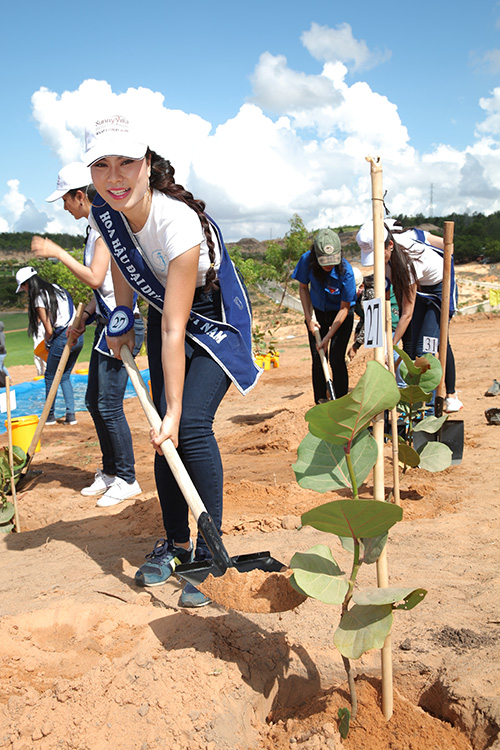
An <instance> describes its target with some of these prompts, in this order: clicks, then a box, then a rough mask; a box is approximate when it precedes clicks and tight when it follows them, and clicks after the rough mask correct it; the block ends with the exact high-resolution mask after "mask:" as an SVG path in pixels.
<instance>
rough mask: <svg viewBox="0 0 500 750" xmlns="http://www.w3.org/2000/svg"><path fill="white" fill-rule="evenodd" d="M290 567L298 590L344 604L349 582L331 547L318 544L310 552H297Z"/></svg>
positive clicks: (321, 598) (330, 602)
mask: <svg viewBox="0 0 500 750" xmlns="http://www.w3.org/2000/svg"><path fill="white" fill-rule="evenodd" d="M290 567H291V569H292V570H293V577H294V578H295V582H296V584H297V587H298V588H297V589H296V590H300V591H301V592H302V593H304V594H307V596H310V597H312V598H313V599H319V601H321V602H325V604H342V602H343V601H344V599H345V596H346V594H347V591H348V589H349V583H348V581H347V580H346V578H345V577H344V572H343V571H342V570H341V569H340V568H339V566H338V565H337V563H336V562H335V560H334V558H333V556H332V553H331V550H330V548H329V547H327V546H326V545H324V544H317V545H316V546H315V547H311V549H310V550H308V552H296V553H295V555H294V556H293V557H292V559H291V561H290ZM294 588H295V587H294Z"/></svg>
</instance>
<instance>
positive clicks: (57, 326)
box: [16, 266, 83, 425]
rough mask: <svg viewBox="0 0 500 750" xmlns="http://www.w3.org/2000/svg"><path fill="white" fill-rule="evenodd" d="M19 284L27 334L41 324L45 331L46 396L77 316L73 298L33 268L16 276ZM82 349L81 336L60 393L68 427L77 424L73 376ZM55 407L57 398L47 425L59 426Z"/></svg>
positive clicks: (18, 288) (28, 268)
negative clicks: (25, 306) (24, 300)
mask: <svg viewBox="0 0 500 750" xmlns="http://www.w3.org/2000/svg"><path fill="white" fill-rule="evenodd" d="M16 281H17V289H16V292H21V291H23V292H26V294H27V295H28V335H29V336H32V337H33V336H34V335H35V334H36V333H37V331H38V326H39V324H40V323H42V325H43V327H44V329H45V344H46V346H47V348H48V350H49V353H48V356H47V367H46V368H45V396H46V397H47V396H48V395H49V391H50V388H51V386H52V382H53V380H54V376H55V374H56V370H57V367H58V365H59V361H60V359H61V356H62V353H63V351H64V347H65V346H66V337H67V332H68V329H69V327H70V325H71V322H72V320H73V318H74V316H75V308H74V305H73V299H72V298H71V295H70V293H69V292H68V291H67V290H66V289H63V288H62V287H60V286H59V285H58V284H51V283H50V282H48V281H45V279H42V277H41V276H39V275H38V273H37V272H36V270H35V269H34V268H33V266H25V267H24V268H20V269H19V271H18V272H17V273H16ZM82 346H83V336H80V337H79V338H78V340H77V341H76V342H75V344H74V346H73V348H72V349H71V353H70V355H69V357H68V361H67V362H66V366H65V368H64V372H63V375H62V377H61V390H62V394H63V398H64V401H65V403H66V416H65V419H64V424H66V425H75V424H76V414H75V396H74V393H73V386H72V385H71V380H70V375H71V370H72V369H73V366H74V364H75V362H76V360H77V359H78V355H79V354H80V352H81V350H82ZM55 404H56V399H54V401H53V402H52V405H51V408H50V411H49V414H48V417H47V421H46V422H45V424H46V425H53V424H56V418H55Z"/></svg>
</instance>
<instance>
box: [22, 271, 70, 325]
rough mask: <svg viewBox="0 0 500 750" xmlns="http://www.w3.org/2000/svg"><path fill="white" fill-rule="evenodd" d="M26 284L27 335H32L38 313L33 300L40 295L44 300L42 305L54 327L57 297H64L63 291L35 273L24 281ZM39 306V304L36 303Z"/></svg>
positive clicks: (57, 305)
mask: <svg viewBox="0 0 500 750" xmlns="http://www.w3.org/2000/svg"><path fill="white" fill-rule="evenodd" d="M26 284H27V285H28V290H27V291H28V336H34V335H35V334H36V333H37V331H38V313H37V311H36V307H37V306H35V301H36V300H37V299H38V297H41V298H42V300H43V301H44V305H43V306H44V307H45V308H46V310H47V313H48V315H49V320H50V322H51V323H52V327H53V328H54V327H55V323H56V320H57V308H58V307H59V301H58V297H59V298H64V297H65V293H64V291H60V290H59V289H56V288H55V287H54V286H53V284H51V283H50V282H49V281H45V279H42V277H41V276H39V275H38V274H35V275H34V276H32V277H31V278H29V279H28V280H27V281H26ZM38 307H40V305H38Z"/></svg>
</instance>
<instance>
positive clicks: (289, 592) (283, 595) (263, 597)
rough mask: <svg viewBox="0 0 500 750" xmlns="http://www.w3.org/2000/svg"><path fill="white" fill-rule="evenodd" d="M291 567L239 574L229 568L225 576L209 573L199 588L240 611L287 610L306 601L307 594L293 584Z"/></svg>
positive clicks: (228, 607)
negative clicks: (276, 571)
mask: <svg viewBox="0 0 500 750" xmlns="http://www.w3.org/2000/svg"><path fill="white" fill-rule="evenodd" d="M291 575H292V571H291V570H284V571H283V572H280V573H268V572H266V571H264V570H250V571H249V572H247V573H239V572H238V571H237V570H236V569H235V568H228V570H227V571H226V572H225V573H224V575H223V576H219V577H217V578H215V577H214V576H213V575H209V576H208V577H207V578H206V579H205V580H204V581H203V583H202V584H201V585H200V586H198V588H199V589H200V590H201V591H203V593H204V594H205V595H206V596H209V597H210V598H211V599H213V600H214V602H217V603H218V604H222V605H223V606H224V607H226V609H236V610H238V611H239V612H258V613H261V614H265V613H270V612H286V611H288V610H290V609H295V607H298V606H299V604H302V602H304V601H305V600H306V599H307V597H306V596H304V595H303V594H299V592H298V591H295V589H293V588H292V587H291V585H290V576H291Z"/></svg>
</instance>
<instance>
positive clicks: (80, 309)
mask: <svg viewBox="0 0 500 750" xmlns="http://www.w3.org/2000/svg"><path fill="white" fill-rule="evenodd" d="M84 309H85V305H84V304H83V302H80V304H79V305H78V307H77V310H76V315H75V318H74V320H73V323H72V324H73V326H74V327H75V328H79V327H80V323H81V321H82V316H83V311H84ZM61 335H62V334H61ZM73 344H74V339H73V337H71V336H70V337H68V340H67V342H66V345H65V347H64V349H63V352H62V354H61V359H60V360H59V364H58V366H57V370H56V372H55V375H54V380H53V381H52V385H51V386H50V391H49V393H48V396H47V398H46V399H45V406H44V407H43V411H42V414H41V416H40V419H39V420H38V425H37V428H36V430H35V434H34V435H33V439H32V441H31V443H30V447H29V448H28V453H27V458H28V460H27V464H26V466H29V464H30V463H31V461H32V459H33V456H34V454H35V449H36V446H37V443H38V441H39V440H40V436H41V434H42V431H43V428H44V427H45V422H46V421H47V417H48V416H49V412H50V409H51V406H52V404H53V402H54V399H55V397H56V394H57V389H58V388H59V383H60V382H61V378H62V376H63V374H64V368H65V367H66V363H67V361H68V359H69V355H70V354H71V349H72V347H73Z"/></svg>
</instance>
